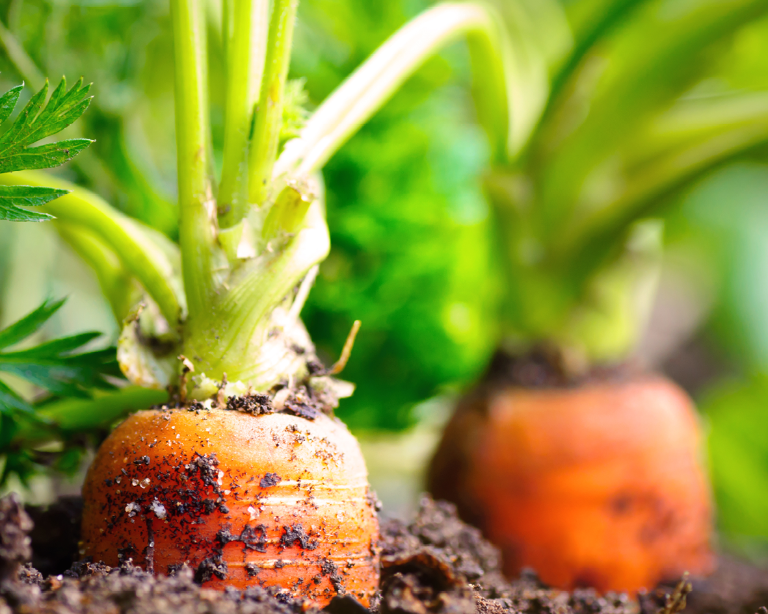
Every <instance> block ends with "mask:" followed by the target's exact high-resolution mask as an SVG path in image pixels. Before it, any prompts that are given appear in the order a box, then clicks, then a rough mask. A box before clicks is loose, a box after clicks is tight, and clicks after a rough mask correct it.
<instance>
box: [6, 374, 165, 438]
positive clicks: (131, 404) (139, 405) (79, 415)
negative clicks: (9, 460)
mask: <svg viewBox="0 0 768 614" xmlns="http://www.w3.org/2000/svg"><path fill="white" fill-rule="evenodd" d="M167 399H168V393H167V392H166V391H164V390H148V389H146V388H139V387H138V386H128V387H126V388H120V389H118V390H114V391H109V392H105V391H101V390H97V391H94V397H93V398H92V399H62V400H61V401H54V402H52V403H48V404H47V405H44V406H42V407H39V408H37V410H36V412H35V413H36V414H37V415H38V416H39V417H40V418H42V419H44V420H50V421H51V422H53V423H54V424H55V427H54V428H52V429H47V428H42V427H41V426H40V424H39V423H32V422H30V423H27V422H23V423H21V424H20V427H19V431H18V432H17V433H16V435H15V437H14V440H15V441H22V442H24V444H25V445H29V444H42V443H45V442H46V441H56V440H58V439H60V433H61V431H64V432H70V433H78V432H82V431H85V430H90V429H94V428H107V427H109V426H110V425H111V424H113V423H114V422H115V420H117V419H118V418H121V417H123V416H125V415H126V414H128V413H129V412H131V411H136V410H137V409H146V408H147V407H151V406H152V405H157V404H159V403H163V402H165V401H166V400H167Z"/></svg>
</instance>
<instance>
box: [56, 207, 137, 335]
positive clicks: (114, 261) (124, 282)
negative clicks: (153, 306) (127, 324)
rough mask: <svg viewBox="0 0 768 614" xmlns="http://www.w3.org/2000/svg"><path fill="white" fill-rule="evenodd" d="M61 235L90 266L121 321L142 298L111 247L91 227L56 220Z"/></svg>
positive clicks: (117, 318)
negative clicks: (87, 228)
mask: <svg viewBox="0 0 768 614" xmlns="http://www.w3.org/2000/svg"><path fill="white" fill-rule="evenodd" d="M56 230H57V231H58V233H59V236H60V237H61V238H62V239H63V240H64V241H65V242H66V243H67V244H68V245H69V246H70V247H71V248H72V250H73V251H74V252H75V253H76V254H77V255H78V256H80V259H81V260H83V262H85V263H86V264H88V266H90V267H91V269H92V270H93V272H94V274H95V275H96V279H98V281H99V286H100V287H101V291H102V294H104V296H105V297H106V299H107V300H108V301H109V305H110V307H111V308H112V313H113V315H114V316H115V320H116V321H117V322H118V323H120V322H122V321H123V320H124V319H125V317H126V316H127V315H128V313H129V312H130V310H131V308H132V307H133V306H134V305H135V304H136V303H137V302H138V301H139V297H140V293H141V288H140V287H138V284H136V281H135V278H134V277H133V275H132V274H131V273H130V272H129V271H128V270H127V269H126V268H125V267H124V266H123V264H122V262H120V259H119V258H118V257H117V255H116V254H115V253H114V252H113V251H112V249H111V248H110V247H109V246H108V245H106V244H105V243H104V242H103V241H102V240H100V239H99V238H98V237H97V236H96V235H94V234H93V233H92V232H90V231H88V230H84V229H82V228H78V227H77V226H74V225H70V224H67V223H65V222H61V221H59V222H57V223H56Z"/></svg>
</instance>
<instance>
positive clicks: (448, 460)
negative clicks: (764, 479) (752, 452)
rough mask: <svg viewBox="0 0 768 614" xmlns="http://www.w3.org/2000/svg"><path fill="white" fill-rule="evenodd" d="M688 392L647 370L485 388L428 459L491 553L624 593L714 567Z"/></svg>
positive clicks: (437, 486) (562, 582) (441, 489)
mask: <svg viewBox="0 0 768 614" xmlns="http://www.w3.org/2000/svg"><path fill="white" fill-rule="evenodd" d="M699 443H700V429H699V425H698V421H697V419H696V416H695V413H694V409H693V406H692V404H691V402H690V400H689V399H688V397H687V395H686V394H685V393H684V392H683V391H682V390H680V389H679V388H678V387H677V386H676V385H674V384H672V383H671V382H669V381H668V380H666V379H664V378H661V377H658V376H647V377H638V378H634V379H631V380H629V381H607V382H598V383H590V384H586V385H583V386H581V387H578V388H572V389H547V390H531V389H525V388H519V387H512V388H507V389H501V390H490V391H489V392H486V393H480V394H477V395H475V396H474V397H473V398H469V397H468V398H467V399H465V401H464V402H463V403H462V404H461V406H460V407H459V409H458V411H457V412H456V414H455V415H454V417H453V419H452V421H451V422H450V424H449V426H448V428H447V430H446V433H445V437H444V439H443V441H442V442H441V445H440V447H439V449H438V451H437V454H436V456H435V458H434V460H433V463H432V465H431V467H430V475H429V482H430V489H431V491H432V493H433V494H434V495H435V496H436V497H442V498H446V499H449V500H452V501H454V502H456V503H457V504H458V505H459V507H460V509H461V512H462V513H463V514H464V515H465V517H469V518H471V519H472V520H474V521H476V522H477V523H478V524H479V525H480V526H481V528H482V529H483V530H484V531H485V533H486V534H487V535H488V536H489V537H490V538H491V540H492V541H494V542H495V543H496V544H498V545H499V546H500V547H501V549H502V552H503V557H504V570H505V573H507V574H510V575H513V574H516V573H518V572H519V571H520V569H521V568H523V567H528V566H530V567H533V568H534V569H535V570H536V571H537V572H538V574H539V575H540V577H541V578H542V580H543V581H544V582H546V583H548V584H550V585H553V586H557V587H562V588H575V587H586V586H592V587H595V588H597V589H598V590H601V591H609V590H625V591H630V592H635V591H637V590H639V589H641V588H652V587H653V586H655V585H656V584H657V583H658V582H659V581H661V580H663V579H671V578H676V577H679V576H680V574H682V573H683V572H685V571H690V572H691V573H694V574H703V573H707V572H708V571H710V569H711V567H712V554H711V551H710V543H709V540H710V534H711V524H712V506H711V502H710V493H709V489H708V486H707V480H706V477H705V474H704V472H703V470H702V467H701V464H700V459H699V451H700V449H699Z"/></svg>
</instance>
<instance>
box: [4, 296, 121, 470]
mask: <svg viewBox="0 0 768 614" xmlns="http://www.w3.org/2000/svg"><path fill="white" fill-rule="evenodd" d="M63 304H64V301H63V300H62V301H55V302H51V301H46V302H44V303H43V304H42V305H40V306H39V307H38V308H37V309H35V310H34V311H32V312H31V313H29V314H28V315H26V316H25V317H23V318H21V319H20V320H18V321H17V322H15V323H13V324H11V325H10V326H8V327H7V328H4V329H2V330H0V373H6V374H9V375H12V376H15V377H16V378H17V379H22V380H25V381H27V382H29V383H30V384H33V385H34V386H35V387H36V388H37V389H40V390H41V391H43V395H42V399H41V401H50V400H51V399H56V398H62V397H64V398H72V397H85V398H87V397H89V396H91V393H92V391H94V390H99V389H110V388H113V387H114V386H113V384H112V383H111V382H110V379H109V376H113V377H119V376H120V369H119V367H118V365H117V360H116V358H115V356H116V354H115V348H114V347H110V348H106V349H103V350H94V351H82V350H83V348H84V347H85V346H86V345H87V344H88V343H90V342H91V341H92V340H94V339H95V338H97V337H99V336H100V333H96V332H89V333H81V334H77V335H72V336H69V337H62V338H59V339H54V340H52V341H48V342H45V343H42V344H39V345H35V346H32V347H29V348H24V349H14V348H15V346H18V345H19V344H20V343H22V342H23V341H25V340H27V339H29V337H30V336H31V335H33V334H34V333H36V332H37V331H38V330H40V328H41V327H42V326H43V325H44V324H45V323H46V322H47V321H48V320H49V319H50V318H51V316H53V314H54V313H56V312H57V311H58V310H59V309H60V308H61V306H62V305H63ZM45 393H47V394H45ZM35 406H36V403H35V402H32V401H29V400H27V399H26V398H24V397H23V396H22V395H21V394H19V392H18V391H17V390H14V388H12V387H11V386H10V385H9V384H8V383H6V382H5V381H3V380H0V457H5V461H6V462H5V469H4V471H3V474H2V476H0V483H2V482H3V481H4V480H5V478H6V477H7V475H8V474H9V472H10V473H20V474H23V473H25V472H23V471H19V470H20V468H21V466H24V465H25V464H28V461H29V462H31V457H30V454H32V451H31V450H29V449H19V450H16V449H15V448H14V446H13V440H14V437H15V435H16V434H17V432H18V431H19V428H20V427H21V426H22V425H24V424H25V423H26V424H29V423H37V424H38V426H39V428H41V429H47V428H55V426H54V425H49V424H47V423H46V421H45V420H42V419H41V418H40V417H39V416H38V415H37V413H36V411H35ZM24 459H26V460H24ZM30 473H31V472H30Z"/></svg>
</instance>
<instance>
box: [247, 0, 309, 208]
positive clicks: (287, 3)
mask: <svg viewBox="0 0 768 614" xmlns="http://www.w3.org/2000/svg"><path fill="white" fill-rule="evenodd" d="M272 5H273V6H272V19H271V20H270V24H269V48H268V50H267V63H266V66H265V70H264V84H263V87H262V88H261V94H260V95H259V105H258V107H257V109H256V120H255V123H254V126H253V136H252V138H251V148H250V153H249V173H248V174H249V187H248V191H249V194H250V198H249V200H250V202H251V203H253V204H255V205H263V204H264V203H265V202H266V201H267V198H268V197H269V188H270V183H271V179H272V167H273V166H274V164H275V159H276V158H277V147H278V145H279V139H280V126H281V123H282V115H283V95H284V93H285V82H286V79H287V78H288V65H289V63H290V59H291V47H292V45H293V28H294V23H295V21H296V9H297V7H298V5H299V0H273V2H272Z"/></svg>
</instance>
